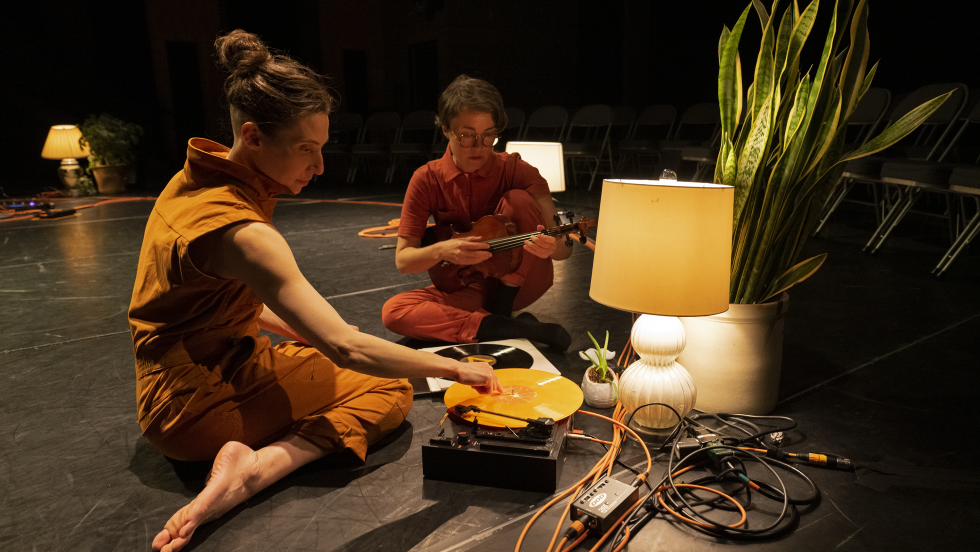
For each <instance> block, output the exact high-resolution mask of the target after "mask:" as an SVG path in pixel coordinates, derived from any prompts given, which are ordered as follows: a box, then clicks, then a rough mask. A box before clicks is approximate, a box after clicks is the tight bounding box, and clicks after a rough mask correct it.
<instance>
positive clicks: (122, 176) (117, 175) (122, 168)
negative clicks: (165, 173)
mask: <svg viewBox="0 0 980 552" xmlns="http://www.w3.org/2000/svg"><path fill="white" fill-rule="evenodd" d="M79 128H80V129H81V131H82V138H81V139H80V140H79V142H80V143H82V144H87V145H88V146H89V149H90V150H91V152H92V153H91V155H89V157H88V169H87V172H88V173H89V174H92V175H94V176H95V181H96V183H97V184H98V187H99V193H100V194H120V193H122V192H124V191H125V190H126V173H127V171H128V170H129V165H130V164H132V163H133V162H134V161H135V160H136V145H137V144H138V143H139V141H140V137H141V136H143V128H142V127H141V126H139V125H137V124H133V123H127V122H124V121H121V120H119V119H117V118H115V117H113V116H112V115H109V114H108V113H102V114H100V115H91V116H89V118H88V119H86V120H85V122H84V123H82V124H81V125H80V126H79Z"/></svg>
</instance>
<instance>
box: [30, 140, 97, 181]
mask: <svg viewBox="0 0 980 552" xmlns="http://www.w3.org/2000/svg"><path fill="white" fill-rule="evenodd" d="M81 137H82V131H81V130H79V129H78V127H77V126H75V125H55V126H53V127H51V130H50V131H48V139H47V140H45V141H44V148H43V149H42V150H41V157H43V158H45V159H61V166H60V167H58V176H59V177H60V178H61V183H62V184H64V185H65V186H66V187H68V188H74V187H75V186H77V185H78V179H79V178H80V177H81V176H82V166H81V165H79V164H78V161H76V159H78V158H79V157H88V156H89V149H88V146H85V147H82V146H81V145H80V144H79V143H78V140H79V138H81Z"/></svg>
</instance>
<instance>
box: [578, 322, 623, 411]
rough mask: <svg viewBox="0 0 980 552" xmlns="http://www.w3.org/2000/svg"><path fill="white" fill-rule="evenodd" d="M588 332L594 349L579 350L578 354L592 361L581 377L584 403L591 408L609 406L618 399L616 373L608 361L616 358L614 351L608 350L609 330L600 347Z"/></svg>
mask: <svg viewBox="0 0 980 552" xmlns="http://www.w3.org/2000/svg"><path fill="white" fill-rule="evenodd" d="M588 333H589V339H591V340H592V343H593V344H594V345H595V348H594V349H587V350H585V351H580V352H579V356H580V357H582V358H583V359H585V360H588V361H590V362H592V366H589V369H588V370H586V371H585V376H584V377H583V378H582V394H583V395H584V396H585V403H586V404H588V405H589V406H591V407H592V408H610V407H612V406H613V405H615V404H616V401H617V400H618V399H619V389H618V388H617V386H616V373H615V372H614V371H613V370H612V368H611V367H610V366H609V364H608V361H610V360H612V359H614V358H616V351H610V350H609V332H608V331H607V332H606V343H605V344H604V345H603V346H602V347H601V348H600V347H599V342H597V341H596V340H595V338H594V337H592V333H591V332H588Z"/></svg>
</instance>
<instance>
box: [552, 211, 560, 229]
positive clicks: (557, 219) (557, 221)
mask: <svg viewBox="0 0 980 552" xmlns="http://www.w3.org/2000/svg"><path fill="white" fill-rule="evenodd" d="M552 218H554V220H555V224H557V225H558V226H561V215H559V214H558V213H555V216H554V217H552Z"/></svg>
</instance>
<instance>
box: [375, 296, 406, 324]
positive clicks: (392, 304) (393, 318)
mask: <svg viewBox="0 0 980 552" xmlns="http://www.w3.org/2000/svg"><path fill="white" fill-rule="evenodd" d="M406 306H407V305H405V304H404V303H403V302H401V301H399V300H398V296H397V295H396V296H395V297H392V298H391V299H388V300H387V301H385V304H384V306H382V307H381V323H382V324H384V326H385V328H388V329H389V330H391V331H393V332H395V333H399V332H398V329H399V326H400V322H401V318H402V315H403V314H404V311H405V307H406Z"/></svg>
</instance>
